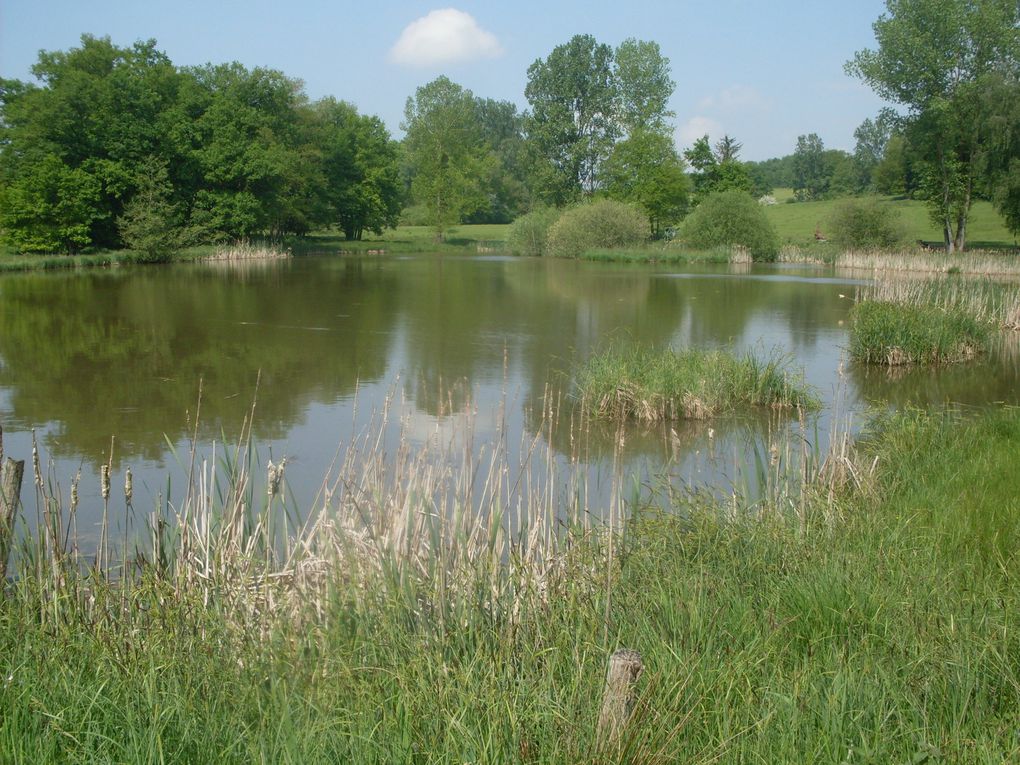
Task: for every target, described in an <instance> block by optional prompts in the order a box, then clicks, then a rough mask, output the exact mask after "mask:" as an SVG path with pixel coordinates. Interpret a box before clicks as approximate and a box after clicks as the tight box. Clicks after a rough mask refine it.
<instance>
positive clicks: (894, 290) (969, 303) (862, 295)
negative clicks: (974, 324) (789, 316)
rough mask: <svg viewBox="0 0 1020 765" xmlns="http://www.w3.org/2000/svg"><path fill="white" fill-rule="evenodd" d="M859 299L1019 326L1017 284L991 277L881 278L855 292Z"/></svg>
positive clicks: (1019, 289) (1012, 327)
mask: <svg viewBox="0 0 1020 765" xmlns="http://www.w3.org/2000/svg"><path fill="white" fill-rule="evenodd" d="M857 300H858V302H860V301H862V300H869V301H879V302H886V303H898V304H901V305H915V306H934V307H937V308H940V309H943V310H944V311H950V312H955V311H962V312H964V313H966V314H968V315H970V316H972V317H974V318H975V319H976V320H978V321H979V322H987V323H990V324H994V325H995V326H997V327H999V328H1000V329H1003V330H1010V331H1016V330H1020V284H1015V283H1011V282H996V281H992V280H990V279H960V278H956V277H949V278H940V279H881V280H876V281H875V282H874V283H873V284H871V285H869V286H868V287H867V288H865V289H863V290H859V291H858V294H857Z"/></svg>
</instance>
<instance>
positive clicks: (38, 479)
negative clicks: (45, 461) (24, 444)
mask: <svg viewBox="0 0 1020 765" xmlns="http://www.w3.org/2000/svg"><path fill="white" fill-rule="evenodd" d="M32 472H33V473H34V474H35V485H36V486H37V487H38V488H40V489H41V488H42V487H43V480H42V468H41V467H40V466H39V447H38V446H37V445H36V442H35V430H34V429H33V430H32Z"/></svg>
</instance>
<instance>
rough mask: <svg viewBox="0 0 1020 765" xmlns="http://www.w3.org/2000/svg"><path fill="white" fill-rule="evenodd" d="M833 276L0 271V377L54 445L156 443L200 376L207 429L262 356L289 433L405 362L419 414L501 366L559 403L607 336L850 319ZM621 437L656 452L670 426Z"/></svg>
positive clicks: (504, 264)
mask: <svg viewBox="0 0 1020 765" xmlns="http://www.w3.org/2000/svg"><path fill="white" fill-rule="evenodd" d="M831 293H832V289H824V288H822V287H819V286H817V285H804V284H802V283H782V282H762V281H758V280H752V279H742V278H736V279H727V278H711V277H707V276H706V277H705V278H674V277H672V276H670V275H669V274H666V273H657V272H656V271H655V270H654V269H653V268H649V267H647V266H639V267H635V266H632V265H626V264H624V265H620V264H592V263H583V262H577V261H563V260H554V261H543V260H526V259H513V260H505V261H498V260H487V259H486V260H483V259H475V258H460V257H453V258H450V257H435V256H431V257H430V256H426V257H413V258H406V259H402V258H392V257H385V258H372V257H365V258H362V257H350V258H348V257H343V258H338V257H331V258H321V259H320V258H309V259H295V260H292V261H275V262H273V263H271V264H267V265H264V266H263V265H259V266H258V267H241V268H223V267H221V266H218V265H217V266H213V267H207V266H194V267H172V268H146V269H137V270H135V269H123V270H118V271H108V272H89V273H86V274H45V275H40V274H29V275H11V276H5V277H4V278H3V279H2V280H0V359H2V364H0V385H3V386H5V387H8V388H10V389H11V398H12V406H13V409H14V411H15V412H16V413H17V415H18V417H19V418H20V419H21V420H23V421H26V422H30V423H36V424H41V423H46V422H59V423H61V426H62V431H61V432H60V433H59V435H57V436H55V437H54V442H53V443H51V444H49V448H50V451H52V452H53V453H55V454H57V455H71V454H83V455H85V456H86V457H87V458H88V459H90V460H94V461H98V460H99V459H101V458H102V457H101V455H103V453H104V450H105V449H106V448H107V447H108V444H109V436H110V434H111V433H115V434H116V435H117V437H118V442H119V443H120V444H121V445H122V446H121V447H120V448H119V449H118V451H120V452H122V453H123V452H130V451H133V452H134V453H137V454H142V455H143V456H145V457H148V458H152V459H158V458H159V457H160V456H161V455H162V454H163V452H164V439H163V436H162V434H163V433H164V432H167V433H168V435H169V436H170V438H171V439H174V440H177V439H178V438H180V437H181V436H183V435H184V434H185V427H186V425H185V423H186V419H185V413H186V412H194V410H195V406H196V402H197V396H198V384H199V380H200V379H201V380H203V386H204V394H203V401H202V422H203V428H202V432H201V433H200V435H202V436H203V437H204V438H211V437H218V435H219V433H220V431H221V429H222V430H223V431H224V432H226V433H227V434H233V433H236V432H237V431H238V430H239V429H240V424H241V422H242V421H243V418H244V417H245V416H246V415H247V413H248V412H249V410H250V406H251V400H252V396H253V394H254V389H255V380H256V377H257V376H258V373H259V370H261V375H262V376H261V384H260V390H259V393H258V410H257V419H256V424H257V428H256V435H257V437H258V438H260V439H269V438H278V437H281V436H283V435H285V434H286V433H287V432H288V431H289V429H290V428H292V427H293V426H294V425H295V424H296V423H297V422H298V421H299V420H300V418H301V417H302V416H303V413H304V412H305V410H306V408H307V405H308V403H310V402H313V401H319V402H323V403H327V404H328V403H330V402H332V401H335V400H336V399H337V398H339V397H343V396H346V395H348V394H350V393H351V392H352V391H353V390H354V388H355V386H356V382H357V380H359V379H361V380H363V381H370V380H378V379H381V378H383V377H385V376H387V375H390V376H395V375H396V374H397V373H398V372H400V373H402V380H403V383H402V384H403V386H404V392H405V395H407V396H408V397H409V398H410V399H411V400H412V402H413V403H414V404H415V406H416V407H417V408H418V409H419V410H421V411H424V412H426V413H428V414H431V415H440V414H444V413H447V412H448V411H449V410H450V409H453V410H454V411H459V410H463V409H464V407H465V406H467V405H468V404H469V403H470V402H471V399H472V397H473V398H474V400H475V403H474V404H473V405H474V406H477V407H485V406H488V405H490V404H491V401H486V400H484V399H485V396H489V397H490V398H491V397H493V396H494V395H495V394H494V391H496V390H500V389H502V388H503V385H504V382H505V383H506V385H507V386H508V388H509V395H510V397H511V398H512V399H513V400H515V401H517V402H523V406H524V407H525V408H526V409H527V408H531V409H541V406H542V403H541V402H542V400H543V398H544V397H545V396H546V395H547V394H549V393H550V391H551V395H556V396H561V397H563V398H564V406H566V405H567V404H569V401H568V400H567V399H566V397H568V396H569V394H570V388H569V385H570V379H569V373H570V370H571V368H572V366H573V362H574V360H575V359H583V358H585V357H587V356H588V355H589V354H590V352H591V351H592V350H593V349H594V348H597V347H600V346H602V345H604V344H606V343H607V342H612V341H614V340H635V341H640V342H643V343H647V344H650V345H652V346H656V347H662V346H665V345H667V344H671V343H672V344H675V345H682V344H688V343H689V344H692V345H700V346H706V345H708V346H718V345H726V344H729V343H731V342H734V341H739V340H741V339H742V340H743V342H745V343H753V342H754V340H755V339H756V333H758V332H760V331H762V330H761V327H759V326H757V325H756V322H759V323H760V324H761V326H765V322H763V320H762V317H764V316H768V317H769V322H771V323H770V324H769V326H770V327H771V328H772V329H773V330H775V329H776V328H777V327H778V331H781V334H783V336H792V337H793V340H792V342H794V343H795V344H796V343H801V342H803V343H810V342H814V340H813V338H815V337H818V336H819V335H817V334H816V333H817V332H818V330H817V327H818V326H828V325H835V324H836V323H837V322H838V320H839V319H840V318H842V311H844V310H845V309H844V308H843V306H842V305H840V304H839V303H837V302H835V301H834V299H833V295H832V294H831ZM394 338H399V343H394ZM504 369H505V378H504ZM518 405H521V404H518ZM510 416H511V417H515V416H517V415H516V414H514V413H510ZM677 432H678V433H679V434H680V436H681V437H683V433H682V432H681V430H679V429H678V430H677ZM593 438H594V440H593V443H595V442H600V443H609V442H610V440H611V439H610V438H609V436H605V437H601V436H598V437H593ZM627 439H628V440H629V441H630V442H631V443H634V444H635V445H637V444H641V443H647V444H648V451H649V452H651V451H653V450H655V451H658V450H660V449H661V448H662V447H661V446H660V445H661V444H667V446H668V442H670V439H671V437H667V436H666V435H663V434H662V433H656V432H648V433H645V434H641V433H638V432H637V431H635V432H634V433H630V434H628V435H627ZM653 445H654V446H653ZM557 448H560V447H559V446H558V447H557ZM592 448H597V449H598V450H600V451H604V449H605V447H603V446H593V447H592ZM638 448H639V450H640V449H641V448H643V447H638ZM563 453H569V451H568V450H566V448H565V447H564V448H563Z"/></svg>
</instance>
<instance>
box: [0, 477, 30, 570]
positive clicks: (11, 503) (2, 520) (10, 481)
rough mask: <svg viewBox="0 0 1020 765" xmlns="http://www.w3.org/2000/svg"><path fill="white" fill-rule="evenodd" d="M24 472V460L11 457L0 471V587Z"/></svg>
mask: <svg viewBox="0 0 1020 765" xmlns="http://www.w3.org/2000/svg"><path fill="white" fill-rule="evenodd" d="M24 474H25V461H24V460H18V461H17V462H15V461H14V460H12V459H11V458H9V457H8V458H7V460H6V461H5V462H4V463H3V471H0V475H2V478H0V588H2V587H3V583H4V582H6V581H7V558H8V557H9V556H10V554H11V539H12V537H13V535H14V517H15V514H16V513H17V509H18V504H19V503H20V502H21V478H22V476H23V475H24Z"/></svg>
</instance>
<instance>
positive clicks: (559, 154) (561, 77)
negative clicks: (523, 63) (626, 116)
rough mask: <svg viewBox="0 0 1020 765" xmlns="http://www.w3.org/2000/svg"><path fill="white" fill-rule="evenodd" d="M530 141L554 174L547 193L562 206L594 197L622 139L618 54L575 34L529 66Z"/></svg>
mask: <svg viewBox="0 0 1020 765" xmlns="http://www.w3.org/2000/svg"><path fill="white" fill-rule="evenodd" d="M524 93H525V95H526V96H527V99H528V103H529V104H530V106H531V116H530V118H529V120H528V128H527V130H528V136H529V138H530V139H531V140H532V141H533V142H534V144H535V146H536V147H537V150H538V154H539V155H540V156H541V157H542V158H543V159H544V161H545V162H546V163H547V164H548V166H549V167H550V169H551V171H552V172H551V173H549V175H548V177H547V179H546V181H547V187H546V188H545V189H543V192H544V194H543V195H544V196H545V197H546V198H547V200H548V201H550V202H554V203H556V204H563V203H566V202H569V201H571V200H573V199H576V198H577V197H579V196H582V195H585V196H590V195H591V194H592V193H593V192H594V191H595V189H596V188H597V187H598V185H599V177H598V173H599V170H600V168H601V165H602V163H603V162H604V161H605V159H606V158H607V157H608V156H609V154H610V153H611V152H612V149H613V144H614V142H615V141H616V138H617V137H618V136H619V134H620V123H619V120H618V119H617V113H616V107H617V84H616V78H615V77H614V73H613V49H612V48H610V47H609V46H608V45H605V44H602V43H599V42H597V41H596V40H595V38H594V37H592V36H591V35H576V36H574V37H573V38H571V39H570V41H569V42H567V43H565V44H563V45H559V46H557V47H556V48H554V49H553V51H552V53H550V54H549V56H548V57H547V58H546V59H545V60H542V59H538V60H537V61H535V63H533V64H532V65H531V66H530V67H528V84H527V87H526V88H525V91H524Z"/></svg>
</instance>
